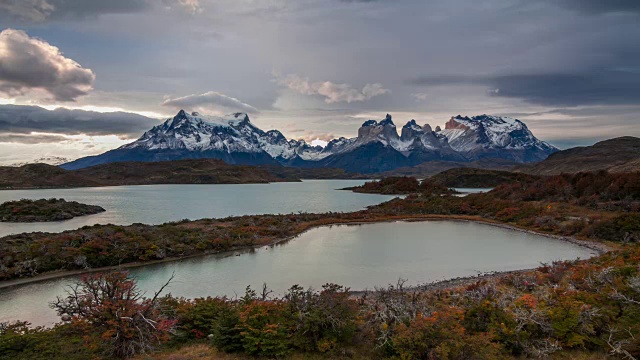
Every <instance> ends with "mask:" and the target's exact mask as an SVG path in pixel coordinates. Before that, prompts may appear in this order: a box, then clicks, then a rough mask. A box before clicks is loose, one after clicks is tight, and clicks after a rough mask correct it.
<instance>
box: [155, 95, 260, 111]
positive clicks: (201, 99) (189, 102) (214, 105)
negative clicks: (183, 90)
mask: <svg viewBox="0 0 640 360" xmlns="http://www.w3.org/2000/svg"><path fill="white" fill-rule="evenodd" d="M162 105H163V106H169V107H172V108H175V109H186V110H197V111H201V112H205V113H206V112H234V111H239V112H246V113H257V112H258V109H256V108H255V107H253V106H251V105H249V104H245V103H243V102H242V101H240V100H238V99H236V98H234V97H231V96H227V95H225V94H221V93H219V92H215V91H209V92H206V93H204V94H192V95H187V96H182V97H177V98H168V99H166V100H165V101H163V102H162Z"/></svg>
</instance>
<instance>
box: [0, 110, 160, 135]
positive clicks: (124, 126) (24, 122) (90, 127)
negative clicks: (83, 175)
mask: <svg viewBox="0 0 640 360" xmlns="http://www.w3.org/2000/svg"><path fill="white" fill-rule="evenodd" d="M158 123H159V121H158V120H156V119H151V118H148V117H145V116H142V115H137V114H130V113H123V112H115V113H98V112H92V111H83V110H68V109H56V110H53V111H49V110H46V109H43V108H41V107H37V106H18V105H4V106H0V134H2V135H4V136H9V135H8V134H30V133H31V132H45V133H54V134H64V135H80V134H86V135H91V136H96V135H118V136H121V137H126V138H133V137H138V136H140V135H141V134H142V133H144V132H145V131H146V130H148V129H150V128H151V127H153V126H155V125H158Z"/></svg>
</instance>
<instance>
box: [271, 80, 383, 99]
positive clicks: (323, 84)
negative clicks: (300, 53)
mask: <svg viewBox="0 0 640 360" xmlns="http://www.w3.org/2000/svg"><path fill="white" fill-rule="evenodd" d="M276 82H277V83H278V84H279V85H281V86H285V87H287V88H289V89H290V90H293V91H295V92H297V93H299V94H302V95H320V96H323V97H324V98H325V102H326V103H328V104H331V103H338V102H346V103H352V102H358V101H366V100H369V99H371V98H374V97H376V96H380V95H384V94H388V93H390V92H391V91H390V90H388V89H385V88H384V87H383V86H382V84H379V83H375V84H366V85H365V86H364V87H363V88H362V89H356V88H354V87H352V86H351V85H349V84H336V83H333V82H331V81H319V82H312V81H310V80H309V79H308V78H304V77H301V76H298V75H295V74H290V75H286V76H284V77H279V78H277V79H276Z"/></svg>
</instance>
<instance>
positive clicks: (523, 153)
mask: <svg viewBox="0 0 640 360" xmlns="http://www.w3.org/2000/svg"><path fill="white" fill-rule="evenodd" d="M555 151H557V149H556V148H555V147H553V146H551V145H549V144H547V143H545V142H543V141H540V140H538V139H537V138H535V136H533V134H532V133H531V131H529V129H528V128H527V127H526V125H525V124H524V123H523V122H521V121H519V120H516V119H511V118H506V117H499V116H490V115H480V116H474V117H471V118H469V117H462V116H460V115H458V116H457V117H452V118H451V119H450V120H449V122H448V123H447V125H446V126H445V129H444V130H442V129H440V128H439V127H436V129H435V131H434V130H433V129H432V127H431V126H430V125H429V124H425V125H422V126H420V125H418V123H417V122H416V121H415V120H410V121H408V122H407V123H406V124H405V125H404V126H403V127H402V128H401V133H400V134H398V130H397V128H396V125H395V124H394V122H393V120H392V117H391V115H389V114H387V115H386V117H385V118H384V119H382V120H381V121H376V120H367V121H365V122H364V123H363V124H362V126H361V127H360V128H359V129H358V135H357V137H355V138H345V137H341V138H337V139H333V140H331V141H329V143H328V144H327V145H326V146H325V147H320V146H312V145H310V144H307V143H306V142H305V141H304V140H294V139H291V140H289V139H287V138H286V137H285V136H284V135H283V134H282V133H281V132H280V131H278V130H269V131H263V130H262V129H260V128H258V127H257V126H255V125H254V124H253V123H251V120H250V119H249V116H248V115H247V114H245V113H234V114H230V115H226V116H206V115H201V114H199V113H197V112H193V113H187V112H186V111H184V110H180V111H179V112H178V114H177V115H176V116H174V117H173V118H169V119H167V120H166V121H164V122H163V123H162V124H159V125H157V126H154V127H153V128H152V129H150V130H148V131H146V132H145V133H144V134H143V135H142V136H141V137H140V138H139V139H138V140H136V141H134V142H132V143H129V144H126V145H123V146H121V147H120V148H118V149H114V150H110V151H108V152H106V153H103V154H100V155H96V156H90V157H85V158H81V159H78V160H75V161H72V162H69V163H65V164H63V165H61V167H63V168H65V169H68V170H74V169H80V168H84V167H89V166H95V165H99V164H104V163H110V162H122V161H164V160H178V159H188V158H216V159H221V160H223V161H225V162H227V163H229V164H239V165H276V164H281V165H285V166H296V167H306V168H321V167H331V168H341V169H344V170H347V171H350V172H359V173H376V172H382V171H389V170H393V169H396V168H399V167H407V166H414V165H418V164H421V163H424V162H426V161H453V162H470V161H475V160H479V159H483V158H497V159H506V160H511V161H515V162H531V161H539V160H541V159H544V158H546V157H547V156H548V155H549V154H551V153H553V152H555Z"/></svg>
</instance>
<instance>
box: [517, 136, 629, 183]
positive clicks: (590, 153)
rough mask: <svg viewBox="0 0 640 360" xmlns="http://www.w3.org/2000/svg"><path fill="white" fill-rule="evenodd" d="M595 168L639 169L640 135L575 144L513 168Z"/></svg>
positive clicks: (539, 171) (541, 171)
mask: <svg viewBox="0 0 640 360" xmlns="http://www.w3.org/2000/svg"><path fill="white" fill-rule="evenodd" d="M599 170H607V171H609V172H613V173H622V172H633V171H640V138H637V137H632V136H624V137H619V138H615V139H610V140H605V141H601V142H599V143H596V144H595V145H592V146H584V147H575V148H571V149H568V150H563V151H559V152H556V153H554V154H551V155H550V156H549V157H548V158H547V159H546V160H543V161H540V162H538V163H535V164H527V165H519V166H517V167H515V168H514V171H518V172H524V173H528V174H535V175H558V174H563V173H578V172H591V171H599Z"/></svg>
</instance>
